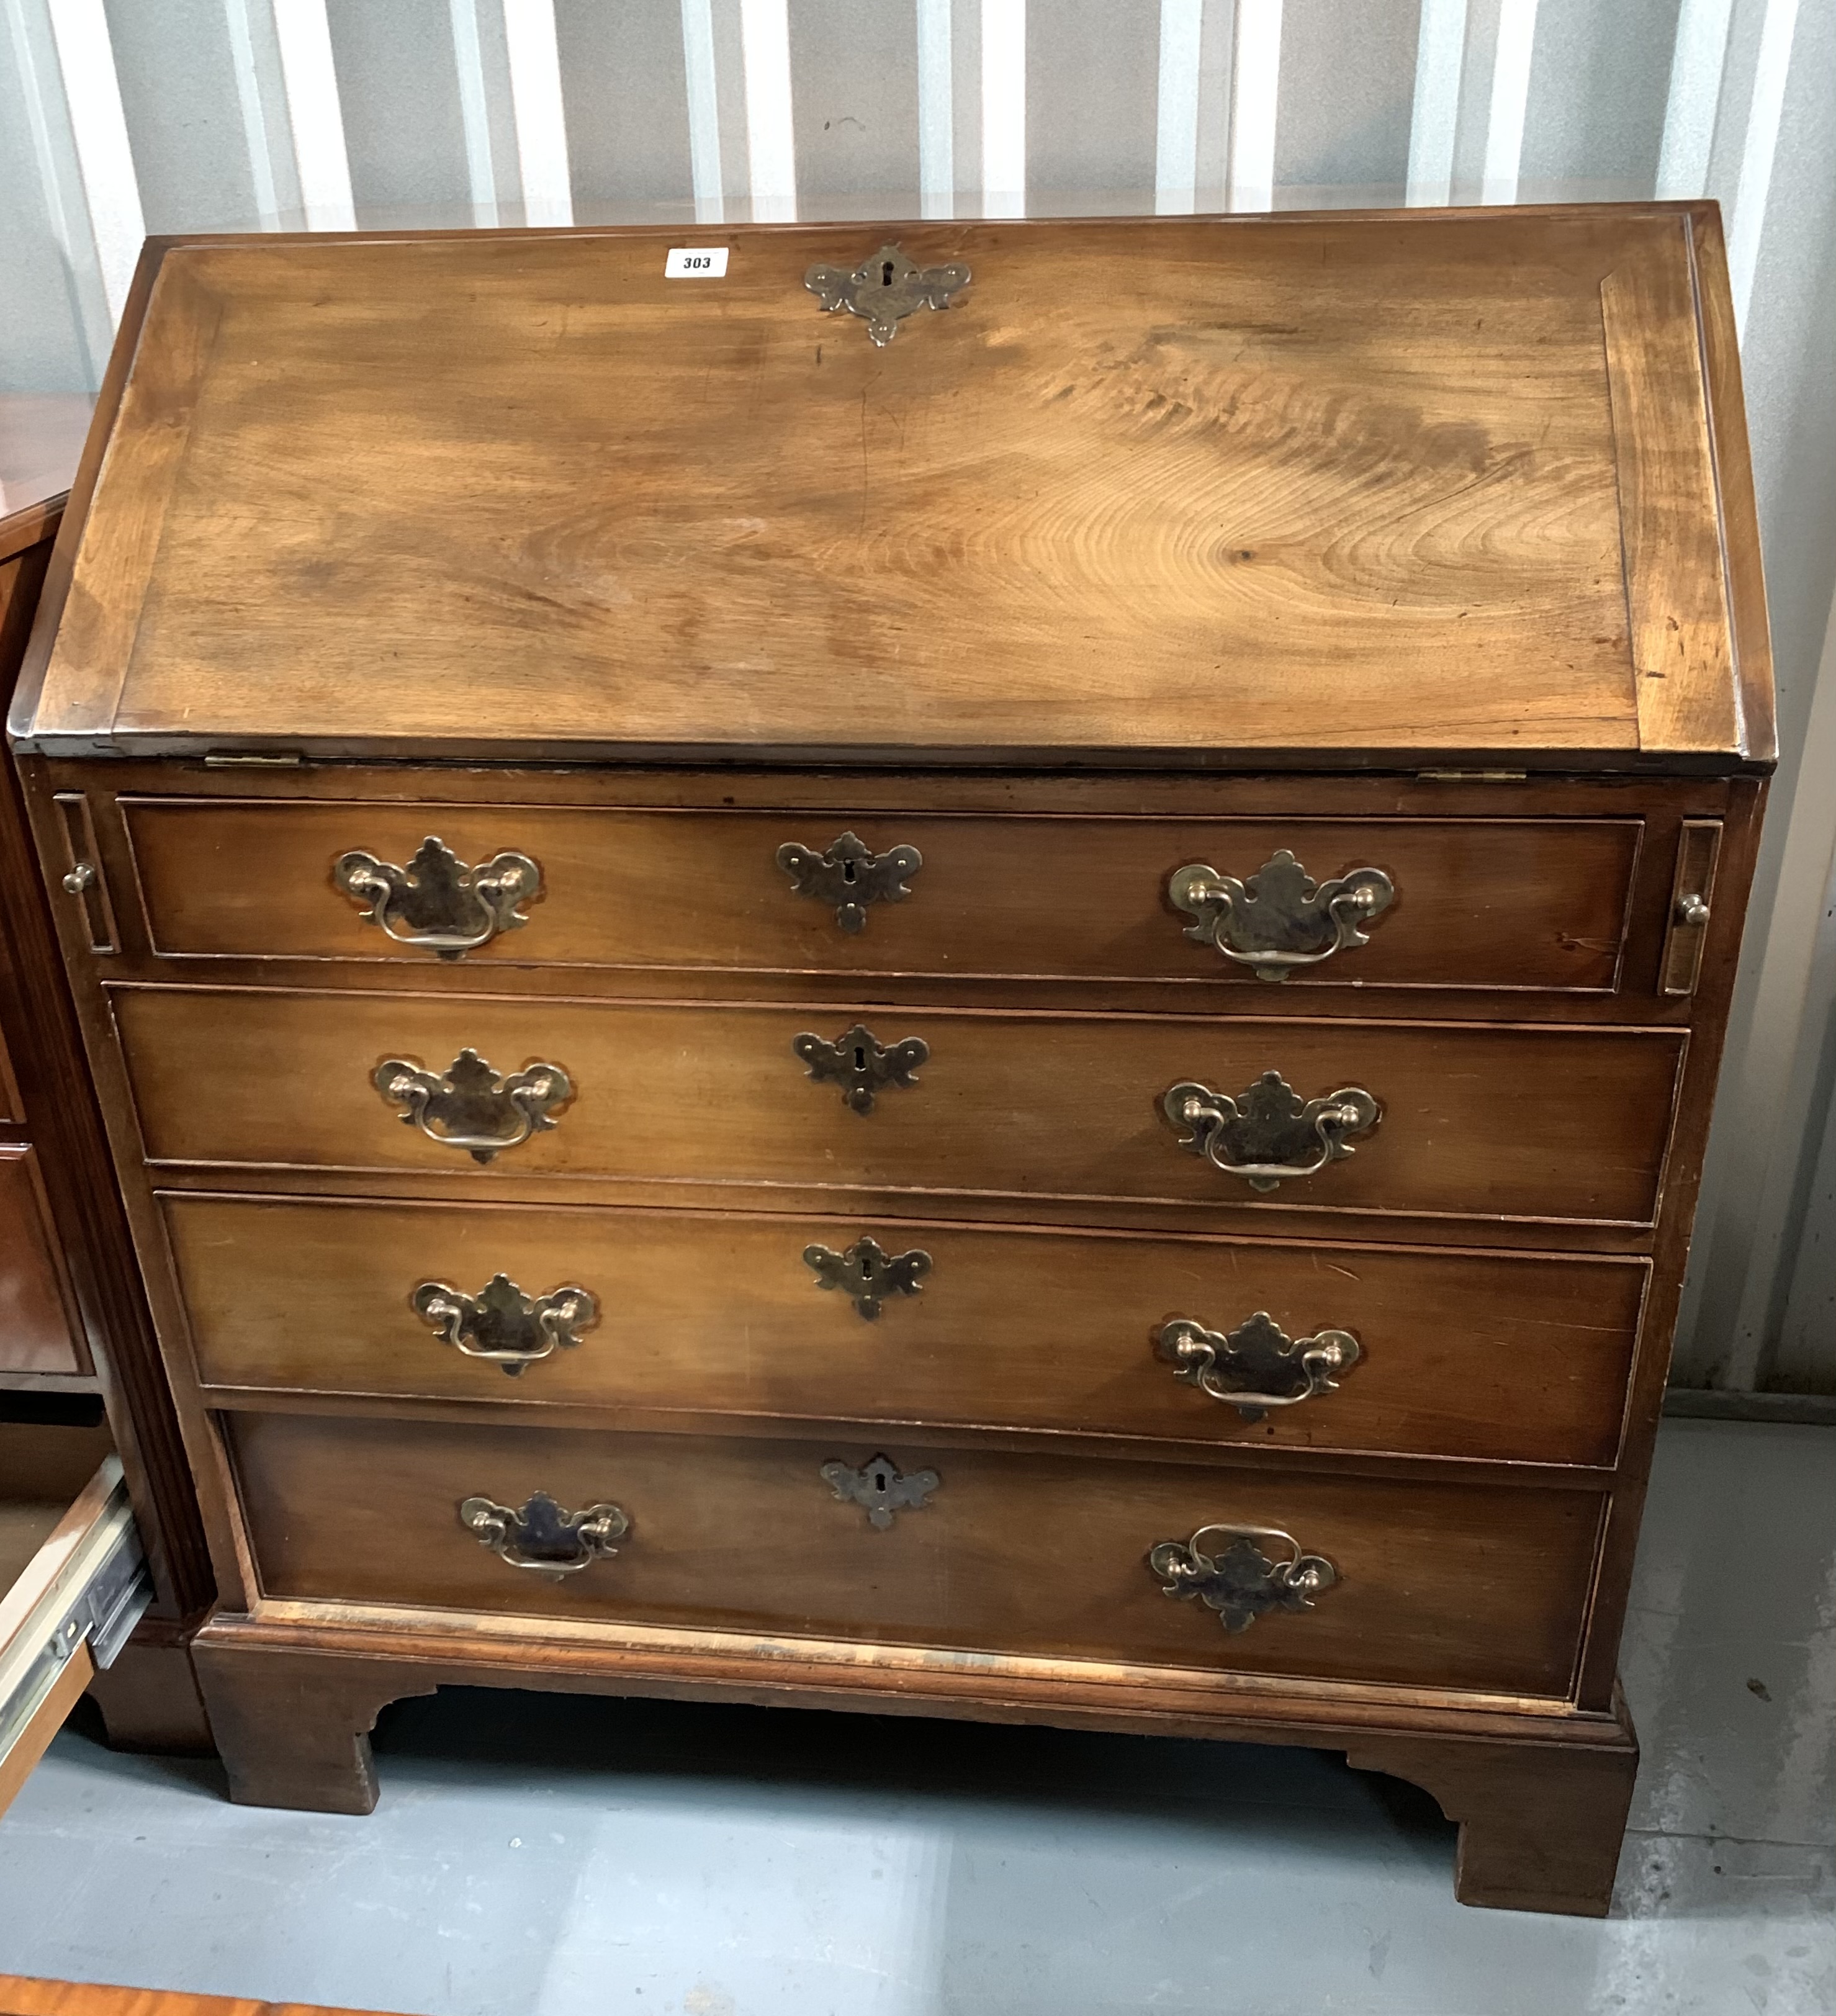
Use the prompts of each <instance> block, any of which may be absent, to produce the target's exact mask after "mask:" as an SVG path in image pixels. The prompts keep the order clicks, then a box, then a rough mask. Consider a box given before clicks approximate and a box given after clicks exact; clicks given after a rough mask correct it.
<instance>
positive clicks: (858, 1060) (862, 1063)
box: [855, 1043, 867, 1071]
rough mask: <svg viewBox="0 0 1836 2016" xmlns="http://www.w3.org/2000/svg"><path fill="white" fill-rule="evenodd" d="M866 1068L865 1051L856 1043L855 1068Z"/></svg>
mask: <svg viewBox="0 0 1836 2016" xmlns="http://www.w3.org/2000/svg"><path fill="white" fill-rule="evenodd" d="M866 1068H867V1053H866V1051H865V1050H864V1049H862V1047H861V1046H860V1045H859V1043H856V1044H855V1070H856V1071H865V1070H866Z"/></svg>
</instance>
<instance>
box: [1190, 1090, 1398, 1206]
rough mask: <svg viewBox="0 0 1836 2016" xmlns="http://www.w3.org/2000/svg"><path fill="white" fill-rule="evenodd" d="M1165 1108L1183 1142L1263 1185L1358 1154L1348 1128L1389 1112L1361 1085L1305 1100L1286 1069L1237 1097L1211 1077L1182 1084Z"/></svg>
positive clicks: (1228, 1171)
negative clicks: (1217, 1088) (1349, 1143)
mask: <svg viewBox="0 0 1836 2016" xmlns="http://www.w3.org/2000/svg"><path fill="white" fill-rule="evenodd" d="M1161 1111H1163V1112H1164V1113H1165V1114H1166V1116H1167V1118H1168V1119H1169V1120H1170V1121H1172V1123H1173V1125H1175V1127H1178V1128H1182V1129H1185V1130H1186V1131H1185V1132H1183V1133H1182V1134H1181V1136H1180V1137H1179V1145H1180V1147H1182V1148H1184V1149H1185V1150H1187V1151H1188V1152H1189V1153H1190V1154H1194V1155H1202V1156H1204V1158H1205V1160H1206V1161H1208V1162H1209V1163H1210V1164H1211V1165H1212V1167H1213V1168H1219V1169H1222V1171H1223V1172H1224V1173H1225V1175H1227V1176H1241V1177H1242V1178H1243V1179H1244V1181H1245V1182H1247V1183H1248V1185H1249V1186H1250V1188H1251V1190H1260V1191H1266V1190H1273V1189H1274V1188H1275V1186H1276V1184H1277V1183H1287V1182H1288V1181H1290V1180H1291V1179H1293V1178H1294V1177H1296V1176H1312V1175H1318V1174H1319V1172H1320V1171H1321V1170H1322V1169H1323V1168H1325V1167H1326V1165H1327V1163H1328V1162H1336V1161H1342V1160H1343V1159H1344V1158H1345V1157H1346V1156H1348V1155H1351V1154H1355V1152H1356V1151H1355V1150H1354V1149H1352V1148H1351V1147H1348V1146H1347V1144H1346V1140H1345V1137H1346V1136H1347V1135H1348V1134H1363V1133H1365V1132H1367V1131H1368V1130H1369V1129H1371V1128H1373V1127H1374V1126H1375V1125H1377V1121H1378V1120H1379V1119H1380V1118H1381V1117H1382V1114H1383V1108H1382V1107H1381V1106H1379V1105H1378V1104H1377V1101H1376V1100H1374V1099H1373V1098H1372V1097H1371V1096H1370V1093H1368V1092H1366V1091H1365V1090H1364V1089H1363V1087H1362V1086H1360V1085H1348V1086H1347V1087H1346V1088H1345V1090H1344V1091H1342V1092H1335V1093H1330V1094H1328V1096H1327V1097H1326V1098H1324V1099H1309V1100H1305V1101H1303V1100H1302V1099H1301V1096H1300V1094H1299V1093H1298V1092H1296V1091H1295V1090H1294V1087H1293V1086H1292V1085H1290V1084H1289V1083H1288V1082H1287V1079H1286V1078H1283V1076H1282V1075H1281V1074H1280V1071H1264V1072H1263V1074H1262V1076H1261V1077H1260V1078H1258V1079H1257V1081H1256V1082H1255V1084H1254V1085H1251V1087H1250V1089H1249V1090H1248V1091H1247V1092H1246V1093H1244V1094H1243V1095H1242V1096H1241V1097H1240V1098H1237V1099H1233V1098H1231V1096H1229V1093H1222V1092H1213V1091H1212V1090H1211V1088H1210V1087H1209V1086H1208V1085H1194V1084H1190V1083H1188V1084H1185V1085H1174V1086H1172V1088H1171V1089H1169V1090H1168V1092H1167V1093H1166V1094H1165V1096H1164V1097H1163V1098H1162V1099H1161Z"/></svg>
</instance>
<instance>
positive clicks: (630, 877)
mask: <svg viewBox="0 0 1836 2016" xmlns="http://www.w3.org/2000/svg"><path fill="white" fill-rule="evenodd" d="M122 808H123V812H124V816H125V818H126V820H127V823H128V833H129V836H130V838H131V843H132V847H133V851H134V856H135V862H136V864H137V867H138V870H139V877H140V883H141V889H142V895H143V898H144V900H145V903H146V913H147V923H148V932H149V941H150V943H151V945H152V947H153V950H154V951H155V952H157V953H158V954H160V955H162V956H166V957H168V958H176V959H198V958H204V959H209V958H216V959H235V958H239V959H399V960H403V961H406V962H409V963H414V964H417V965H423V966H429V965H432V964H434V963H436V962H437V961H457V962H459V963H466V964H473V963H499V964H503V963H508V964H511V965H518V966H567V967H614V968H617V967H625V968H653V969H657V970H685V971H693V970H697V969H701V970H709V969H713V970H728V971H735V972H758V973H799V974H805V973H807V974H820V973H835V974H887V975H891V974H902V975H910V976H915V977H916V976H938V977H943V976H955V977H964V978H968V977H987V978H996V979H1021V978H1039V979H1060V978H1062V979H1067V980H1085V981H1091V980H1103V981H1129V980H1140V981H1169V980H1170V981H1215V980H1220V979H1224V980H1229V979H1240V980H1244V981H1249V980H1251V979H1252V978H1254V977H1257V976H1258V974H1261V975H1262V977H1269V978H1286V979H1287V980H1288V981H1290V982H1291V984H1293V985H1301V986H1321V985H1327V986H1332V985H1356V986H1363V987H1373V986H1375V987H1408V988H1456V987H1458V988H1482V989H1488V990H1510V991H1514V992H1517V991H1525V990H1533V991H1553V992H1564V993H1602V992H1611V990H1612V989H1613V988H1615V985H1617V984H1618V967H1619V958H1620V951H1621V947H1622V942H1623V940H1624V938H1625V929H1626V920H1627V913H1628V909H1629V902H1630V897H1631V891H1632V886H1633V869H1634V867H1635V865H1636V859H1637V855H1638V848H1639V841H1640V833H1641V832H1642V830H1643V828H1642V824H1641V822H1640V821H1639V820H1637V819H1291V818H1277V819H1136V818H1118V817H1107V818H1091V817H1072V816H1064V815H1040V814H1024V813H1016V814H1006V815H977V814H967V813H963V814H955V813H937V812H927V813H916V812H914V813H869V812H862V813H859V814H855V813H849V812H815V813H812V812H723V811H719V810H714V809H697V810H693V811H688V812H657V811H599V810H594V809H585V808H557V807H553V806H532V805H509V806H503V807H479V806H476V805H428V804H423V805H381V804H373V803H337V802H314V803H310V804H305V803H293V804H288V803H276V802H274V801H268V802H265V803H261V804H248V803H241V802H225V801H185V800H160V799H146V798H142V799H124V800H123V801H122ZM430 836H432V837H433V838H434V841H437V843H439V849H444V850H445V851H439V849H435V850H433V851H427V852H423V851H422V850H423V847H424V844H426V843H427V842H428V841H429V837H430ZM850 840H851V841H852V842H854V843H857V844H858V845H855V844H850ZM787 850H789V851H787ZM798 850H801V851H798ZM900 850H909V851H905V852H903V853H902V852H900ZM418 853H419V854H420V855H421V862H420V864H419V867H418V868H416V866H413V865H412V864H414V863H415V862H416V855H417V854H418ZM1278 855H1291V856H1292V857H1294V862H1296V863H1297V864H1298V872H1297V870H1296V869H1292V868H1289V867H1288V866H1287V864H1286V863H1285V862H1283V863H1282V864H1281V865H1279V866H1277V865H1275V864H1276V857H1277V856H1278ZM353 856H367V857H369V862H368V863H365V862H361V861H359V862H356V863H355V865H352V864H351V861H350V857H353ZM504 856H513V857H520V862H516V861H513V862H503V861H502V859H501V857H504ZM340 863H344V864H345V866H344V867H343V868H342V869H340ZM493 863H495V864H498V866H497V867H496V870H495V873H496V875H497V877H498V878H499V880H498V884H497V886H496V888H495V891H493V890H487V891H486V892H485V894H484V895H479V894H478V893H477V891H474V890H473V889H471V888H470V887H468V886H467V885H466V876H467V874H468V873H469V871H473V870H477V869H481V868H482V867H484V866H486V865H487V864H493ZM523 863H527V864H528V865H527V866H524V865H522V864H523ZM1193 869H1204V870H1207V871H1211V873H1210V874H1208V875H1204V876H1200V875H1188V876H1186V878H1185V883H1186V902H1187V904H1188V907H1187V908H1186V909H1181V908H1179V907H1176V905H1175V902H1174V901H1173V898H1172V895H1171V894H1170V893H1169V891H1170V889H1171V888H1172V885H1174V884H1175V881H1176V880H1177V879H1178V878H1179V877H1181V874H1182V871H1183V870H1193ZM1359 870H1373V871H1376V873H1375V874H1374V875H1371V874H1366V875H1363V876H1360V875H1359V873H1358V871H1359ZM1264 871H1266V872H1264ZM1259 873H1260V875H1261V879H1260V880H1253V879H1252V878H1255V877H1258V874H1259ZM1214 877H1215V879H1213V878H1214ZM411 878H412V879H411ZM1346 878H1349V880H1346ZM340 880H341V881H342V882H343V883H344V884H345V885H346V886H344V887H340ZM1229 880H1234V881H1235V882H1236V883H1237V884H1239V885H1242V886H1240V887H1237V888H1236V889H1234V890H1232V889H1229ZM1340 880H1346V886H1345V888H1344V889H1343V890H1341V891H1334V888H1333V887H1331V886H1330V885H1331V884H1334V883H1335V882H1337V881H1340ZM1193 884H1197V893H1196V894H1195V893H1193V892H1192V890H1191V886H1190V885H1193ZM1319 885H1326V886H1323V887H1322V886H1319ZM1386 888H1387V900H1385V897H1386ZM902 890H903V891H906V892H908V893H904V894H901V893H899V892H900V891H902ZM1219 890H1223V891H1226V894H1225V895H1218V894H1216V893H1213V894H1211V895H1209V896H1207V895H1205V894H1204V891H1214V892H1215V891H1219ZM531 891H533V893H529V892H531ZM1373 891H1374V892H1375V893H1374V895H1373V894H1372V893H1370V892H1373ZM391 892H393V893H391ZM1335 895H1337V902H1334V897H1335ZM1201 930H1203V931H1207V932H1208V934H1209V935H1210V938H1211V940H1212V941H1210V942H1205V941H1196V940H1195V939H1194V938H1193V937H1192V936H1190V935H1189V933H1190V932H1191V931H1201ZM1359 938H1365V939H1366V942H1363V943H1359V942H1358V940H1359Z"/></svg>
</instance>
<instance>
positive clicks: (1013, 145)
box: [981, 0, 1026, 217]
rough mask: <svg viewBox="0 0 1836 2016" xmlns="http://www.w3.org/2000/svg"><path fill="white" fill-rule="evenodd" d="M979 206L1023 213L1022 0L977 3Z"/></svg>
mask: <svg viewBox="0 0 1836 2016" xmlns="http://www.w3.org/2000/svg"><path fill="white" fill-rule="evenodd" d="M981 207H982V214H984V215H985V216H987V217H1024V216H1025V214H1026V0H981Z"/></svg>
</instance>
